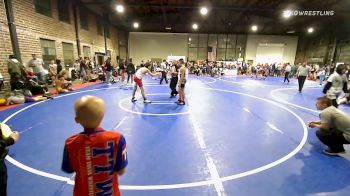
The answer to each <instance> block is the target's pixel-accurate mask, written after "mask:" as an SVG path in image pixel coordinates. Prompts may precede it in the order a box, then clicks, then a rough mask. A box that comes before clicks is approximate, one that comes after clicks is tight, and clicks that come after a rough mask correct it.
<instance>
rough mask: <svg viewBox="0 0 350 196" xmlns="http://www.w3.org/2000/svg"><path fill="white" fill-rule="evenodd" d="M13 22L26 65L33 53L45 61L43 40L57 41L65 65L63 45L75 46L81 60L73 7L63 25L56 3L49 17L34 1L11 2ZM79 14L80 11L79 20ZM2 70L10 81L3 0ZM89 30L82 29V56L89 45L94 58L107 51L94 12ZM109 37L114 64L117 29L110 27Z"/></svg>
mask: <svg viewBox="0 0 350 196" xmlns="http://www.w3.org/2000/svg"><path fill="white" fill-rule="evenodd" d="M12 7H13V12H14V13H13V14H14V20H15V24H16V29H17V36H18V42H19V47H20V52H21V58H22V61H23V63H24V64H27V62H28V61H29V60H30V58H31V54H32V53H36V54H37V56H38V57H39V58H42V49H41V44H40V39H48V40H53V41H55V48H56V56H57V58H58V59H61V60H62V62H63V49H62V42H66V43H72V44H73V47H74V50H73V51H74V58H75V59H77V58H78V51H77V44H76V36H75V27H74V18H73V10H72V6H71V5H70V6H69V8H68V9H70V23H66V22H62V21H60V20H59V17H58V9H57V0H51V11H52V16H51V17H49V16H46V15H42V14H39V13H36V11H35V6H34V0H13V1H12ZM79 11H80V9H79V8H78V10H77V17H78V21H79V19H80V17H79ZM0 24H1V26H0V33H1V35H0V40H1V43H0V71H1V73H2V74H3V75H4V76H5V79H6V80H8V79H9V77H8V74H7V65H6V62H5V60H6V59H7V58H8V55H9V54H12V46H11V41H10V35H9V30H8V25H7V19H6V12H5V6H4V3H3V1H0ZM88 24H89V28H88V29H89V30H88V31H87V30H84V29H81V28H80V24H79V25H78V26H79V28H80V29H79V32H80V40H81V53H82V55H83V46H89V47H90V49H91V55H94V53H95V52H102V53H104V52H105V51H104V50H105V44H104V38H103V36H102V35H98V34H97V27H96V26H97V25H96V15H95V14H93V13H92V12H89V14H88ZM109 29H110V38H109V39H108V38H107V49H108V50H111V55H112V63H115V61H116V56H117V55H118V54H119V51H118V30H117V29H116V28H115V27H112V26H111V25H109Z"/></svg>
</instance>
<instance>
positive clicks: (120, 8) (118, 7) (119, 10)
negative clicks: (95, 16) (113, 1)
mask: <svg viewBox="0 0 350 196" xmlns="http://www.w3.org/2000/svg"><path fill="white" fill-rule="evenodd" d="M116 10H117V12H118V13H123V12H124V6H122V5H117V7H116Z"/></svg>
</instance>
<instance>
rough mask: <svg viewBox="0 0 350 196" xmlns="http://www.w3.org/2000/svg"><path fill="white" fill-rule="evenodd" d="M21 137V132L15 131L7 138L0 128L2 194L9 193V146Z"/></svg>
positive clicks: (0, 180) (0, 184) (0, 190)
mask: <svg viewBox="0 0 350 196" xmlns="http://www.w3.org/2000/svg"><path fill="white" fill-rule="evenodd" d="M18 139H19V133H18V132H17V131H15V132H13V133H12V134H11V135H10V136H9V137H7V138H5V137H4V136H3V132H2V130H1V128H0V195H2V196H6V195H7V168H6V165H5V157H6V155H7V154H8V152H9V149H8V146H11V145H13V144H14V143H15V142H17V141H18Z"/></svg>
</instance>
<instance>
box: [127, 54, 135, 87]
mask: <svg viewBox="0 0 350 196" xmlns="http://www.w3.org/2000/svg"><path fill="white" fill-rule="evenodd" d="M126 72H127V73H128V79H127V83H129V79H131V80H130V82H131V83H132V81H133V80H134V74H135V72H136V70H135V65H134V64H133V63H132V59H130V60H129V64H128V65H127V66H126Z"/></svg>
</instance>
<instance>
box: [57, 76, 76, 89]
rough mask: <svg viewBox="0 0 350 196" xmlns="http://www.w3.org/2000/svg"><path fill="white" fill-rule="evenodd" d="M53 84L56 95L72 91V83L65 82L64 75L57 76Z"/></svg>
mask: <svg viewBox="0 0 350 196" xmlns="http://www.w3.org/2000/svg"><path fill="white" fill-rule="evenodd" d="M55 83H56V86H55V88H56V91H57V93H67V92H69V91H73V90H74V89H73V88H72V82H70V81H67V80H65V78H64V75H61V74H58V76H57V79H56V82H55Z"/></svg>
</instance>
